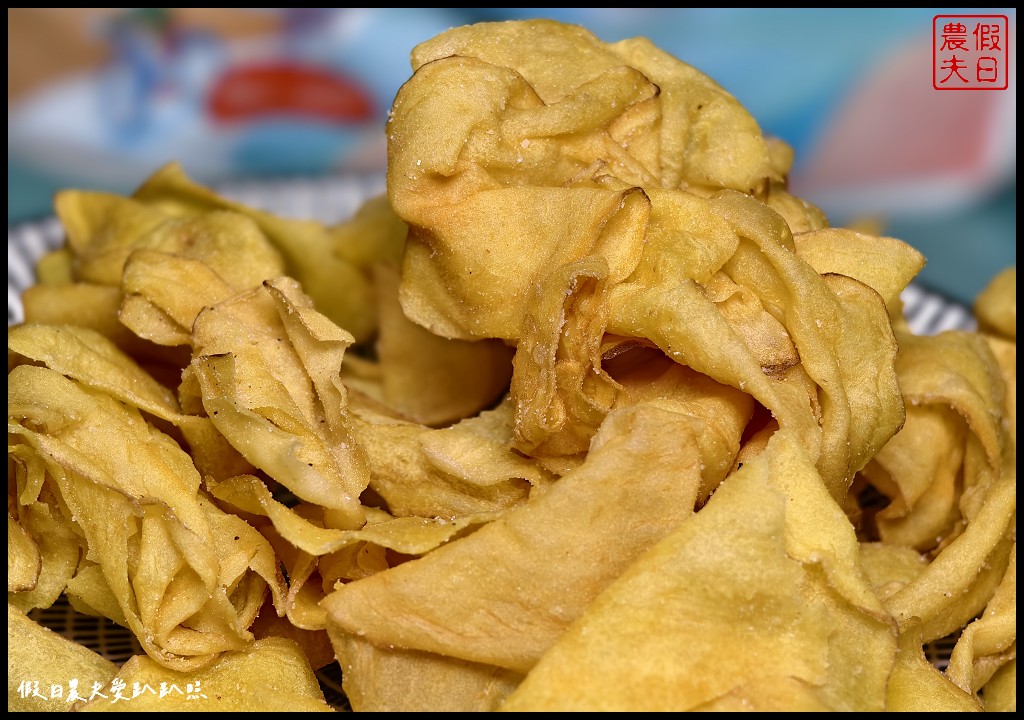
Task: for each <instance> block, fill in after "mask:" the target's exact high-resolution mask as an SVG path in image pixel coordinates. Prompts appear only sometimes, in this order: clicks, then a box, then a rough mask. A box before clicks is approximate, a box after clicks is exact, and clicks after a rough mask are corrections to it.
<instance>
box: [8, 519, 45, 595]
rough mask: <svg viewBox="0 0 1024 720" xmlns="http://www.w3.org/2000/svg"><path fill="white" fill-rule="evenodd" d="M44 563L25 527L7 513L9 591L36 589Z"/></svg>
mask: <svg viewBox="0 0 1024 720" xmlns="http://www.w3.org/2000/svg"><path fill="white" fill-rule="evenodd" d="M42 566H43V563H42V560H41V559H40V557H39V547H38V546H37V545H36V544H35V541H33V540H32V536H31V535H29V534H28V533H27V532H26V531H25V528H23V527H22V526H21V525H19V524H18V521H17V520H15V519H14V518H12V517H11V514H10V513H9V512H8V513H7V592H8V593H11V592H20V591H24V590H34V589H35V587H36V582H37V581H38V580H39V571H40V570H41V569H42Z"/></svg>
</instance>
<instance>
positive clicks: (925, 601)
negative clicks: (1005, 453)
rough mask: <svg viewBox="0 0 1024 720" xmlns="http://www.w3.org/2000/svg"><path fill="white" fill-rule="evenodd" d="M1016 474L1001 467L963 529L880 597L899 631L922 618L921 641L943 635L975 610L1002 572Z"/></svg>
mask: <svg viewBox="0 0 1024 720" xmlns="http://www.w3.org/2000/svg"><path fill="white" fill-rule="evenodd" d="M1016 484H1017V473H1016V469H1015V468H1014V467H1004V468H1003V472H1002V475H1001V476H1000V477H999V478H998V479H997V480H995V481H994V482H992V484H991V485H990V486H989V487H988V489H987V492H986V494H985V497H984V498H983V502H981V503H980V509H979V510H978V512H977V515H975V516H974V517H973V518H972V519H971V521H970V523H969V524H968V525H967V526H966V527H965V528H964V530H963V532H962V533H961V534H960V535H958V536H957V537H956V539H954V540H952V541H951V542H950V543H949V544H948V545H946V546H944V547H943V549H942V550H941V551H940V552H939V553H938V555H937V556H936V557H935V559H934V560H933V561H932V562H931V564H930V565H929V566H928V568H927V569H926V570H925V571H924V572H923V573H921V574H920V575H919V576H918V577H917V578H915V579H914V580H912V581H911V582H909V583H908V584H907V585H906V586H905V587H903V588H902V589H901V590H899V591H898V592H896V593H895V594H893V595H891V596H890V597H888V598H885V599H884V601H883V602H884V605H885V608H886V610H887V611H888V612H889V613H890V614H891V615H892V616H893V618H895V619H896V621H897V623H899V625H900V628H901V630H903V629H905V628H906V627H907V626H909V625H910V624H911V623H916V622H921V623H922V625H921V635H922V638H923V641H924V642H929V641H931V640H935V639H937V638H940V637H944V636H945V635H948V634H949V633H951V632H954V631H955V630H958V629H959V628H961V627H963V626H964V625H966V624H967V623H968V622H970V620H971V619H972V618H974V616H975V615H976V614H977V613H979V612H980V611H981V610H982V609H983V608H984V607H985V605H986V604H987V603H988V601H989V599H990V598H991V597H992V595H993V593H994V592H995V591H996V588H997V587H998V586H999V583H1000V581H1001V580H1002V578H1003V575H1004V573H1005V571H1006V568H1007V565H1008V563H1009V559H1010V553H1011V551H1012V549H1013V546H1014V530H1015V528H1016V526H1015V525H1014V519H1015V518H1016V507H1017V492H1016V489H1017V488H1016Z"/></svg>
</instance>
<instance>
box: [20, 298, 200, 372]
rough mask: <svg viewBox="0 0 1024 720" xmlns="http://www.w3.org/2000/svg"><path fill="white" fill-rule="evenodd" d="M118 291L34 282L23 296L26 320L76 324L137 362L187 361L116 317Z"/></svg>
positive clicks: (186, 357) (180, 353) (185, 354)
mask: <svg viewBox="0 0 1024 720" xmlns="http://www.w3.org/2000/svg"><path fill="white" fill-rule="evenodd" d="M121 300H122V296H121V290H120V289H119V288H117V287H111V286H108V285H93V284H90V283H72V284H69V285H33V286H32V287H30V288H29V289H28V290H26V291H25V293H24V294H23V295H22V303H23V304H24V306H25V322H26V323H37V324H44V325H77V326H79V327H86V328H90V329H92V330H95V331H96V332H98V333H100V334H101V335H103V336H105V337H107V338H110V340H112V341H113V342H114V344H115V345H117V346H118V347H119V348H121V350H123V351H124V352H126V353H128V354H129V355H131V356H132V357H134V358H137V359H138V360H140V361H155V362H160V363H169V364H172V365H177V366H178V367H179V368H180V367H181V366H182V365H184V364H185V363H187V362H188V353H187V352H179V353H177V354H175V353H168V351H167V349H166V348H163V347H159V346H157V345H154V344H153V343H151V342H148V341H147V340H144V339H142V338H139V337H138V336H137V335H135V333H133V332H132V331H131V330H129V329H128V328H126V327H125V326H124V325H122V324H121V322H120V321H119V320H118V309H119V308H120V307H121Z"/></svg>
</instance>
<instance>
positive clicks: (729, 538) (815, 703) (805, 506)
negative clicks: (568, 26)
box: [501, 432, 896, 711]
mask: <svg viewBox="0 0 1024 720" xmlns="http://www.w3.org/2000/svg"><path fill="white" fill-rule="evenodd" d="M830 506H831V507H830ZM808 511H810V512H808ZM782 628H785V630H784V631H780V630H781V629H782ZM895 649H896V648H895V636H894V632H893V629H892V627H891V621H889V619H888V617H887V616H886V614H885V613H884V612H882V611H881V607H880V606H879V605H878V601H877V600H876V599H875V596H874V594H873V593H872V592H871V591H870V589H869V587H868V586H867V583H866V582H865V579H864V577H863V574H862V573H861V571H860V569H859V565H858V556H857V549H856V541H855V539H854V537H853V532H852V528H850V526H849V524H848V522H847V521H846V518H845V516H844V515H843V514H842V513H841V512H840V510H839V508H838V506H836V505H835V503H834V501H832V500H831V499H830V498H829V497H828V495H827V493H826V492H825V488H824V486H823V484H822V483H821V480H820V478H819V477H818V474H817V472H816V470H815V468H814V465H813V464H812V463H811V462H810V460H809V458H807V457H806V456H804V454H803V452H802V451H801V449H800V447H799V444H798V443H797V441H795V438H793V437H792V436H791V435H790V434H788V433H785V432H780V433H777V434H776V436H775V437H773V438H772V440H771V441H770V443H769V446H768V448H767V449H766V451H765V452H764V453H763V454H762V455H761V456H760V457H759V458H757V459H755V460H752V461H750V462H749V463H745V464H744V466H743V468H742V469H740V470H739V471H737V472H736V473H734V474H732V475H731V476H730V477H729V478H728V479H726V480H725V481H724V482H723V483H722V484H721V485H720V486H719V488H718V490H717V491H716V492H715V494H714V495H713V496H712V498H711V500H710V501H709V502H708V504H707V505H705V506H704V508H703V509H702V510H701V511H700V512H699V513H697V514H696V515H694V516H693V517H691V518H689V519H688V520H686V521H684V522H682V523H681V524H680V525H679V526H678V528H677V529H676V530H675V531H674V532H672V533H671V534H670V535H669V536H668V537H666V538H665V539H663V540H662V541H661V542H659V543H658V544H657V545H655V546H654V547H653V548H652V549H651V550H649V551H648V552H646V553H645V554H644V555H642V556H641V557H640V558H639V559H638V560H637V562H636V563H635V564H633V565H632V566H631V567H630V568H629V569H627V570H626V571H625V572H624V573H623V574H622V575H621V576H619V578H618V579H617V580H615V581H614V582H613V583H612V585H611V586H610V587H609V588H608V589H607V590H606V591H605V592H603V593H602V594H601V595H600V596H598V598H597V599H596V600H595V601H594V602H593V603H592V604H591V605H590V607H589V608H587V610H586V612H585V613H584V614H583V616H582V617H581V618H579V620H578V621H577V622H576V623H575V624H574V625H573V626H572V627H570V628H569V629H568V630H567V631H566V633H565V634H564V635H563V636H562V637H561V638H560V639H559V640H558V642H557V643H556V644H555V645H554V646H553V647H552V648H551V649H550V650H548V652H547V653H546V654H545V655H544V656H543V657H542V658H541V660H540V662H539V663H538V664H537V666H536V667H535V668H533V670H532V671H531V672H530V673H529V674H528V675H527V677H526V679H525V680H524V681H523V683H522V685H520V686H519V688H518V689H517V690H516V691H515V692H514V693H513V694H512V695H511V696H510V697H509V698H508V700H507V701H506V702H505V703H504V704H503V705H502V707H501V709H502V710H505V711H552V710H562V711H564V710H576V711H586V710H612V711H614V710H630V711H639V710H647V711H659V710H660V711H678V710H687V709H696V708H699V709H703V710H710V709H730V708H732V709H735V708H737V707H743V708H745V709H753V710H762V711H769V710H791V709H794V708H803V709H832V710H847V711H849V710H881V709H883V708H884V707H885V692H886V680H887V678H888V675H889V671H890V668H891V667H892V662H893V657H894V655H895ZM712 668H714V670H712ZM768 687H771V690H770V691H766V688H768Z"/></svg>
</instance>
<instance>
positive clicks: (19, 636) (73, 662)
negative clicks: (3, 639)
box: [7, 603, 117, 712]
mask: <svg viewBox="0 0 1024 720" xmlns="http://www.w3.org/2000/svg"><path fill="white" fill-rule="evenodd" d="M116 673H117V665H115V664H114V663H112V662H110V661H109V660H107V659H105V658H103V657H101V656H100V655H98V654H96V653H95V652H93V651H92V650H89V649H88V648H86V647H83V646H82V645H79V644H78V643H76V642H74V641H73V640H69V639H67V638H65V637H63V636H61V635H58V634H57V633H55V632H53V631H52V630H48V629H47V628H45V627H43V626H42V625H39V624H38V623H36V621H35V620H32V619H31V618H29V617H27V616H26V615H25V613H23V612H22V611H20V610H18V609H17V608H15V607H14V606H13V605H11V604H10V603H8V604H7V712H39V711H42V712H63V711H67V710H70V709H71V704H72V703H71V702H68V700H67V698H66V697H64V696H63V689H64V687H65V685H66V684H68V683H69V682H70V681H72V680H75V681H76V682H78V683H80V687H81V689H80V690H79V692H84V693H86V694H88V692H89V688H91V687H92V684H93V683H94V682H95V683H98V684H99V685H100V687H106V684H107V682H109V681H110V679H111V678H113V677H114V675H115V674H116ZM53 686H57V687H59V688H61V691H62V692H61V694H60V696H57V697H54V696H53V694H52V693H51V688H52V687H53Z"/></svg>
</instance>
